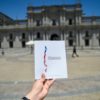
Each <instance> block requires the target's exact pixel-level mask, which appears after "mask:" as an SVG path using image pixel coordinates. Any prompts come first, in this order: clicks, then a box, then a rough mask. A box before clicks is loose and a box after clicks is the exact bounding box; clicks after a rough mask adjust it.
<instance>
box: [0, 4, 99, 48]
mask: <svg viewBox="0 0 100 100" xmlns="http://www.w3.org/2000/svg"><path fill="white" fill-rule="evenodd" d="M29 40H65V41H66V47H67V48H69V49H70V48H72V47H73V45H76V46H77V47H78V48H79V49H82V48H84V49H99V48H100V16H85V14H84V11H83V9H82V4H81V3H76V4H65V5H51V6H28V7H27V19H23V20H14V19H12V18H10V17H8V16H7V15H5V14H4V13H2V12H0V48H25V47H26V42H27V41H29Z"/></svg>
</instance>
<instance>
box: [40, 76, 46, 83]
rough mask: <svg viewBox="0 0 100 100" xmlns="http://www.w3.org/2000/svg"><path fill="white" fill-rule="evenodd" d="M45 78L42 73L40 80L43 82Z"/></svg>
mask: <svg viewBox="0 0 100 100" xmlns="http://www.w3.org/2000/svg"><path fill="white" fill-rule="evenodd" d="M45 80H46V79H45V75H44V74H42V75H41V79H40V81H41V82H44V81H45Z"/></svg>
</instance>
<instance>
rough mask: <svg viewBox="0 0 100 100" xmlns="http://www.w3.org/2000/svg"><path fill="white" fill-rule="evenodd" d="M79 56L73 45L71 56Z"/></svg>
mask: <svg viewBox="0 0 100 100" xmlns="http://www.w3.org/2000/svg"><path fill="white" fill-rule="evenodd" d="M75 56H76V57H79V55H78V54H77V51H76V46H75V45H74V46H73V53H72V57H75Z"/></svg>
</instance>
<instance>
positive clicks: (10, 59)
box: [0, 49, 100, 100]
mask: <svg viewBox="0 0 100 100" xmlns="http://www.w3.org/2000/svg"><path fill="white" fill-rule="evenodd" d="M71 53H72V51H70V50H69V51H68V53H67V56H68V71H69V78H68V79H67V80H65V79H61V80H56V82H55V84H54V85H53V87H52V88H51V90H50V91H49V94H48V96H47V98H46V100H100V51H99V50H93V51H89V50H86V51H78V53H79V56H80V57H79V58H72V57H71ZM32 57H33V56H31V55H30V49H19V50H16V49H15V50H12V49H11V50H10V49H9V50H7V51H6V55H5V56H4V57H2V56H1V55H0V100H20V98H21V97H22V96H24V95H25V94H26V93H27V92H28V91H29V90H30V89H31V86H32V83H33V82H32V80H34V79H32V78H33V71H31V70H33V69H32V68H31V67H30V66H33V59H32Z"/></svg>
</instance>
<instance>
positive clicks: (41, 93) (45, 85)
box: [26, 74, 54, 100]
mask: <svg viewBox="0 0 100 100" xmlns="http://www.w3.org/2000/svg"><path fill="white" fill-rule="evenodd" d="M53 83H54V80H53V79H52V80H51V79H45V75H44V74H42V75H41V79H39V80H37V81H36V82H35V83H34V84H33V87H32V90H31V91H30V92H29V93H28V94H27V95H26V97H27V98H28V99H29V100H43V99H44V98H45V97H46V96H47V94H48V91H49V88H50V87H51V86H52V84H53Z"/></svg>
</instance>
